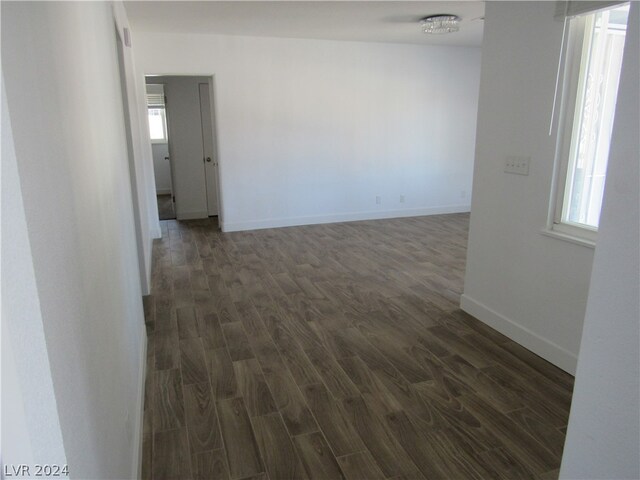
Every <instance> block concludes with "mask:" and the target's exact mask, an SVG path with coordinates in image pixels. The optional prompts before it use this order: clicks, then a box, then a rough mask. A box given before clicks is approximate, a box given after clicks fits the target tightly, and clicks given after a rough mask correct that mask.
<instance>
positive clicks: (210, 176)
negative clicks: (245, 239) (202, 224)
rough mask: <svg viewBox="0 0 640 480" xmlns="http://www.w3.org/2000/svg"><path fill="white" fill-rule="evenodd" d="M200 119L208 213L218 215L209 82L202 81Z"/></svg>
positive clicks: (216, 173)
mask: <svg viewBox="0 0 640 480" xmlns="http://www.w3.org/2000/svg"><path fill="white" fill-rule="evenodd" d="M199 87H200V119H201V121H202V151H203V153H204V176H205V182H206V186H207V213H208V214H209V216H213V215H218V159H217V158H215V151H214V148H213V124H212V116H211V115H212V109H211V99H210V95H209V84H207V83H201V84H199Z"/></svg>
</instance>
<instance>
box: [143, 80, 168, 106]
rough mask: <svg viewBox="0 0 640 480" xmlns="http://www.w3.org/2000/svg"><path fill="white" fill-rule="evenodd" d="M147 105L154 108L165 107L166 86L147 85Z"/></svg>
mask: <svg viewBox="0 0 640 480" xmlns="http://www.w3.org/2000/svg"><path fill="white" fill-rule="evenodd" d="M147 105H148V106H149V107H153V108H163V107H164V85H161V84H148V85H147Z"/></svg>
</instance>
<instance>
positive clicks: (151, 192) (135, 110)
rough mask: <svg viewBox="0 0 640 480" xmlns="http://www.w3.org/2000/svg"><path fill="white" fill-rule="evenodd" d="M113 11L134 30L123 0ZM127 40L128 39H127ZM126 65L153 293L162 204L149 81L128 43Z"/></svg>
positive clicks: (146, 286)
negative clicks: (142, 75) (153, 259)
mask: <svg viewBox="0 0 640 480" xmlns="http://www.w3.org/2000/svg"><path fill="white" fill-rule="evenodd" d="M113 15H114V20H115V23H116V27H117V29H118V32H119V35H120V37H121V38H122V37H123V32H124V29H125V28H126V29H128V30H129V32H130V41H131V42H133V41H134V39H133V34H131V30H130V27H129V22H128V20H127V14H126V11H125V9H124V7H123V5H122V2H115V3H114V4H113ZM123 43H124V41H123ZM123 53H124V58H123V69H124V72H123V74H124V77H125V83H126V93H127V95H126V96H127V107H128V113H129V115H130V121H131V129H130V132H131V140H132V151H133V155H134V158H135V163H134V165H132V166H131V167H132V168H131V176H132V187H133V188H132V193H133V195H134V199H135V202H134V208H136V209H137V211H136V212H135V213H136V220H138V221H137V222H136V228H137V229H138V232H139V233H138V234H139V236H140V239H139V241H140V243H141V246H142V248H141V249H140V250H142V255H141V256H142V257H143V258H142V260H141V264H142V269H143V270H144V272H143V273H144V275H142V277H143V278H142V294H143V295H148V294H149V293H151V252H152V245H153V243H152V242H153V239H154V238H160V237H161V233H160V223H159V220H158V204H157V201H156V194H155V189H154V173H153V155H152V152H151V147H150V144H149V123H148V115H147V97H146V88H145V85H144V84H143V83H141V82H138V81H136V80H137V78H136V74H135V72H136V65H135V59H134V55H133V48H132V47H129V46H126V45H125V46H124V52H123Z"/></svg>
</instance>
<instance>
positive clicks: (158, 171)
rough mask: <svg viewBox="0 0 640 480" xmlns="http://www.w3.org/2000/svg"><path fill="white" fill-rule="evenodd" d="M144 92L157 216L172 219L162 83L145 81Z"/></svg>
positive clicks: (167, 141)
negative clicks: (145, 94) (145, 95)
mask: <svg viewBox="0 0 640 480" xmlns="http://www.w3.org/2000/svg"><path fill="white" fill-rule="evenodd" d="M146 92H147V115H148V117H149V137H150V140H151V152H152V155H153V172H154V177H155V184H156V199H157V202H158V216H159V218H160V220H172V219H175V218H176V214H175V206H174V204H173V202H174V196H173V183H172V180H171V158H170V157H169V135H168V129H167V114H166V105H165V98H166V97H165V94H164V85H163V84H161V83H147V85H146Z"/></svg>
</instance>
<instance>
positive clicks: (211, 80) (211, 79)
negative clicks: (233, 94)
mask: <svg viewBox="0 0 640 480" xmlns="http://www.w3.org/2000/svg"><path fill="white" fill-rule="evenodd" d="M148 77H151V78H153V77H157V78H158V81H157V82H156V83H164V82H163V81H162V77H206V78H207V81H208V84H209V108H210V112H209V113H210V115H211V129H212V132H211V135H212V137H211V138H212V140H213V154H214V156H215V159H216V162H217V164H218V168H217V175H216V181H217V187H218V188H217V196H218V229H219V230H223V225H224V194H223V188H222V185H223V184H224V182H223V181H222V178H223V163H224V162H223V161H222V158H221V157H220V150H219V148H218V144H219V137H218V122H217V119H218V115H217V112H218V108H217V101H216V100H217V94H216V86H215V85H216V82H215V74H214V73H184V72H181V73H165V72H163V73H155V72H154V73H144V74H143V77H142V80H143V82H144V84H145V85H146V81H147V78H148ZM165 95H166V93H165ZM169 101H170V99H169V98H167V103H168V102H169ZM145 105H146V102H145ZM145 114H146V112H145ZM165 115H166V120H167V137H168V146H169V157H170V160H169V163H170V169H171V185H172V189H173V194H174V195H175V192H176V182H175V174H174V166H173V162H172V161H171V158H173V152H172V150H171V126H170V125H171V122H170V114H169V109H166V110H165ZM149 144H151V139H149ZM175 208H176V206H175V204H174V209H175ZM176 212H177V209H176Z"/></svg>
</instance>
